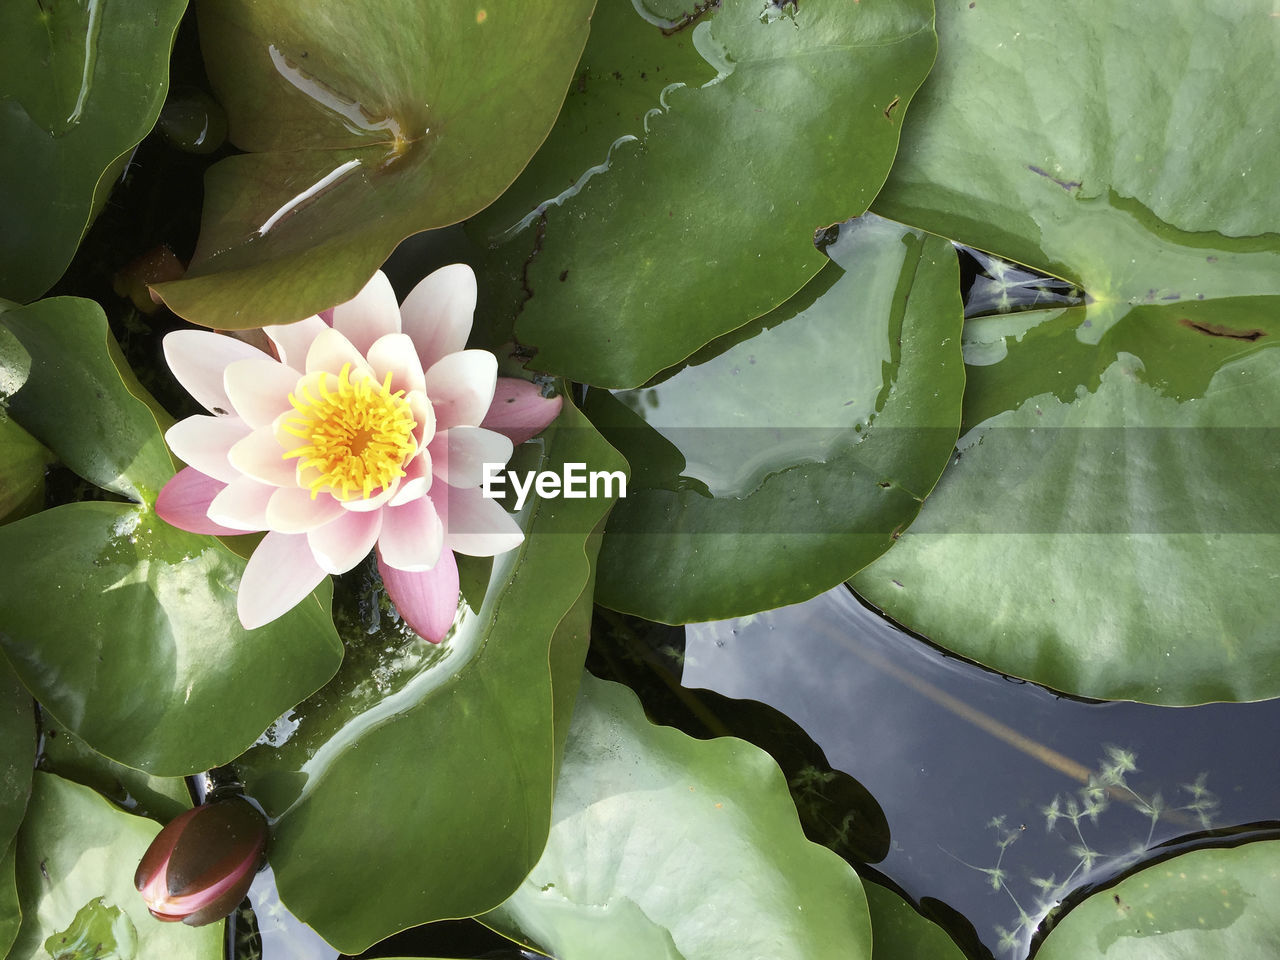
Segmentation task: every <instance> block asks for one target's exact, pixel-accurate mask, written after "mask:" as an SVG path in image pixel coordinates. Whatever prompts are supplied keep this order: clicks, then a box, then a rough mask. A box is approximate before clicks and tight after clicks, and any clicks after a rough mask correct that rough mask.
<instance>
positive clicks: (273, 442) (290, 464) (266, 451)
mask: <svg viewBox="0 0 1280 960" xmlns="http://www.w3.org/2000/svg"><path fill="white" fill-rule="evenodd" d="M281 419H282V418H277V423H276V424H272V425H270V426H265V427H259V428H258V429H257V430H254V431H253V433H251V434H249V435H248V436H247V437H245V438H244V439H243V440H241V441H240V442H239V443H237V444H236V445H235V446H234V447H232V448H231V452H230V453H229V454H228V455H227V456H228V459H229V460H230V461H231V465H232V466H234V467H235V468H236V469H237V470H239V471H240V472H241V473H243V474H244V475H245V476H249V477H253V479H255V480H257V481H258V482H260V483H269V484H271V485H272V486H273V487H296V486H297V485H298V460H297V458H294V459H291V460H286V459H285V458H284V455H285V453H287V452H288V451H287V450H286V449H285V448H284V447H282V446H280V441H279V440H278V439H277V437H278V435H279V433H280V431H279V426H278V423H279V421H280V420H281ZM284 437H285V439H287V440H288V441H289V442H290V443H292V444H294V445H297V446H300V445H302V443H303V441H302V440H299V439H298V438H297V437H295V436H293V435H292V434H284ZM290 449H292V448H290Z"/></svg>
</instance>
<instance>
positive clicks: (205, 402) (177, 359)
mask: <svg viewBox="0 0 1280 960" xmlns="http://www.w3.org/2000/svg"><path fill="white" fill-rule="evenodd" d="M251 357H263V358H267V355H266V354H265V353H263V352H262V351H261V350H259V349H258V348H257V347H251V346H249V344H247V343H245V342H244V341H243V340H237V339H236V338H235V337H227V336H223V335H222V334H220V333H213V332H211V331H209V330H175V331H173V333H170V334H168V335H166V336H165V338H164V358H165V361H166V362H167V363H168V364H169V369H170V370H172V371H173V375H174V376H175V377H177V379H178V382H179V383H180V384H182V385H183V387H185V388H186V391H187V393H189V394H191V396H193V397H195V398H196V400H198V401H199V402H200V405H201V406H203V407H204V408H205V409H206V410H208V411H209V412H210V413H216V414H220V415H225V414H229V413H230V412H231V400H230V399H229V398H228V397H227V393H226V391H225V390H224V389H223V387H222V371H224V370H225V369H226V368H227V365H228V364H231V363H234V362H235V361H237V360H244V359H248V358H251ZM267 359H269V358H267Z"/></svg>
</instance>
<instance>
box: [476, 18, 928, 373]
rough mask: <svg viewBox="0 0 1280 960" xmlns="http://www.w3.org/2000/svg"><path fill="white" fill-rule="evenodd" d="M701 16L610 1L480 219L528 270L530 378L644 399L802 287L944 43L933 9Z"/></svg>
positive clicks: (885, 153) (481, 227) (525, 338)
mask: <svg viewBox="0 0 1280 960" xmlns="http://www.w3.org/2000/svg"><path fill="white" fill-rule="evenodd" d="M685 6H687V5H685ZM713 8H714V9H713ZM762 8H763V9H764V10H765V11H766V12H765V13H763V14H762V12H761V11H762ZM696 9H697V10H698V11H700V13H699V14H698V15H686V14H682V13H674V17H675V19H674V20H667V19H664V17H662V16H659V15H658V14H657V12H656V11H651V10H648V9H646V8H645V5H644V4H642V3H637V4H632V3H628V2H627V0H605V2H602V3H601V4H600V9H599V10H597V12H596V16H595V19H594V21H593V23H592V32H591V39H590V41H589V43H588V44H587V49H586V51H585V52H584V54H583V59H582V63H581V64H580V65H579V68H578V78H577V81H576V84H575V85H574V87H572V88H571V89H570V93H569V97H568V99H567V100H566V101H565V108H564V110H563V111H562V113H561V116H560V119H559V120H558V121H557V124H556V127H555V129H554V130H553V131H552V134H551V136H550V138H549V139H548V141H547V143H546V145H545V146H544V147H543V148H542V150H541V151H539V153H538V155H537V157H535V159H534V161H533V162H532V163H531V164H530V166H529V169H528V170H527V171H526V172H525V174H524V175H523V176H522V177H521V178H520V179H519V180H518V181H517V182H516V184H515V185H514V186H513V187H512V189H511V190H510V191H508V193H507V194H506V195H505V196H504V197H503V198H502V199H501V200H500V201H499V203H498V204H496V205H495V206H494V207H493V208H492V209H491V210H489V211H486V213H485V214H484V215H483V217H482V218H481V220H480V222H479V223H475V224H472V225H471V230H472V233H473V234H474V235H475V236H477V237H478V238H480V239H482V240H484V241H485V242H486V243H503V244H506V245H508V247H509V248H510V249H511V251H512V253H511V254H510V256H511V259H513V260H514V265H515V267H516V269H517V270H518V271H521V272H522V273H523V278H524V289H525V292H526V294H527V296H528V299H527V300H526V301H525V302H524V303H523V306H522V307H521V308H520V312H519V317H518V322H517V326H516V332H517V335H518V338H519V339H520V341H521V342H523V343H526V344H529V345H530V346H532V347H534V348H535V349H536V350H537V351H538V353H537V356H536V357H535V358H534V361H533V364H532V366H533V367H535V368H537V369H541V370H550V371H554V372H557V373H561V374H564V375H566V376H570V377H572V378H573V379H576V380H583V381H586V382H589V383H592V384H595V385H598V386H610V387H633V386H637V385H639V384H640V383H642V382H644V381H645V380H647V379H648V378H649V377H650V376H652V375H653V374H655V373H657V372H658V371H659V370H661V369H663V368H664V367H668V366H670V365H671V364H673V363H677V362H679V361H680V360H682V359H683V358H684V357H686V356H688V355H689V354H690V353H692V352H693V351H694V350H696V349H698V348H699V347H701V346H702V345H703V344H705V343H706V342H707V341H709V340H711V339H713V338H714V337H717V336H719V335H721V334H723V333H726V332H727V331H729V330H733V329H735V328H736V327H739V326H741V325H742V324H744V323H746V322H748V321H749V320H751V319H753V318H755V317H758V316H761V315H762V314H765V313H767V312H768V311H770V310H771V309H773V308H774V307H776V306H778V305H779V304H780V303H782V302H783V301H784V300H786V299H787V298H788V297H790V296H791V295H792V294H793V293H795V292H796V291H797V290H799V289H800V287H802V286H803V285H804V284H805V282H807V281H808V280H809V279H811V278H812V277H813V276H814V275H815V274H816V273H817V272H818V271H819V270H821V269H822V267H823V265H824V263H825V260H824V258H823V256H822V254H821V253H820V252H819V251H818V250H816V249H815V248H814V246H813V236H814V231H815V230H821V229H823V228H825V227H827V226H828V225H830V224H832V223H834V222H838V221H840V220H844V219H847V218H849V217H853V216H857V215H858V214H860V213H862V212H863V211H864V210H865V209H866V207H867V205H868V204H869V203H870V202H871V198H872V197H874V196H875V193H876V191H877V190H878V189H879V187H880V185H881V183H883V182H884V178H885V175H886V174H887V172H888V170H889V165H890V164H891V163H892V161H893V155H894V151H895V150H896V148H897V143H898V133H899V130H900V126H901V123H902V117H903V115H904V114H905V113H906V110H907V104H908V103H909V101H910V100H911V97H912V95H913V94H914V92H915V90H916V88H917V87H918V86H919V85H920V83H921V81H922V80H923V79H924V77H925V74H926V73H928V70H929V66H930V64H931V63H932V62H933V56H934V51H935V49H936V38H935V36H934V33H933V26H932V20H933V10H932V5H931V4H930V3H929V2H927V0H895V2H892V3H887V4H885V3H875V4H861V5H858V4H853V3H847V2H843V0H809V2H807V3H801V4H798V5H797V4H790V5H782V6H781V7H779V6H778V5H770V4H761V3H759V2H755V0H725V2H724V3H714V4H702V5H699V6H697V7H696ZM770 10H772V11H773V14H770V13H769V11H770ZM775 14H776V15H775ZM646 21H647V22H646ZM833 116H839V118H840V122H839V123H832V122H831V118H832V117H833ZM544 216H545V222H544V221H543V219H542V218H543V217H544ZM526 260H527V264H526V263H525V261H526Z"/></svg>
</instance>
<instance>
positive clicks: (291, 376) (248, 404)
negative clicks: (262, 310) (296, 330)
mask: <svg viewBox="0 0 1280 960" xmlns="http://www.w3.org/2000/svg"><path fill="white" fill-rule="evenodd" d="M301 376H302V375H301V374H300V373H298V371H297V370H294V369H293V367H289V366H286V365H285V364H283V363H279V362H278V361H276V360H272V359H270V358H269V357H266V356H262V357H252V358H250V359H247V360H237V361H236V362H235V363H233V364H230V365H229V366H228V367H227V369H226V372H225V373H224V374H223V377H222V384H223V386H224V387H225V388H226V393H227V396H228V397H229V398H230V400H231V403H232V404H233V405H234V406H235V409H236V413H238V414H240V418H241V419H242V420H244V422H245V423H247V424H249V426H251V427H254V428H257V427H265V426H267V425H268V424H270V423H271V422H272V421H274V420H275V418H276V417H278V416H280V414H282V413H284V412H285V411H286V410H292V409H293V405H292V404H291V403H289V394H290V393H291V392H292V391H293V388H294V387H296V386H297V385H298V379H299V378H300V377H301Z"/></svg>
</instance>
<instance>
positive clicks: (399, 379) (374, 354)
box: [368, 333, 427, 393]
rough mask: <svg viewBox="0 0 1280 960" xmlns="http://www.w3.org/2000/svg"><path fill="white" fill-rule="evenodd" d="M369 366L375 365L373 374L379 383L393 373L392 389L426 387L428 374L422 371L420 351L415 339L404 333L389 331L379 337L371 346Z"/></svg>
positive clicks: (406, 391) (408, 389)
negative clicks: (416, 346) (418, 351)
mask: <svg viewBox="0 0 1280 960" xmlns="http://www.w3.org/2000/svg"><path fill="white" fill-rule="evenodd" d="M368 356H369V366H371V367H373V375H374V377H375V378H376V379H377V381H378V382H379V383H381V382H382V381H383V380H384V379H385V378H386V376H387V374H388V373H390V374H391V390H392V392H393V393H394V392H395V391H396V390H403V391H404V392H405V393H408V392H409V391H411V390H424V389H426V385H427V381H426V376H425V375H424V374H423V372H422V364H421V363H420V362H419V361H418V353H417V351H416V350H415V349H414V347H413V341H412V340H410V339H409V338H408V337H406V336H405V335H404V334H403V333H389V334H387V335H386V336H385V337H379V338H378V339H377V340H376V341H375V342H374V344H373V346H371V347H370V348H369V354H368Z"/></svg>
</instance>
